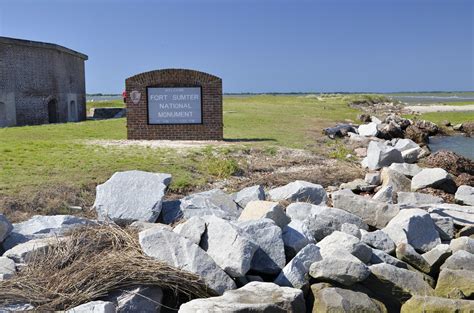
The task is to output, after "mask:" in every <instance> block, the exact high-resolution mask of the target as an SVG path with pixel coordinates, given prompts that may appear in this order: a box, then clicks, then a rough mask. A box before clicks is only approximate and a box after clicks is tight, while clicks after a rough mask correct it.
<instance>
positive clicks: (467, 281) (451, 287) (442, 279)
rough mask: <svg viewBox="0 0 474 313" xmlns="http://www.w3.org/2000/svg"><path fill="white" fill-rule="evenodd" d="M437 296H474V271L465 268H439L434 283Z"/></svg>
mask: <svg viewBox="0 0 474 313" xmlns="http://www.w3.org/2000/svg"><path fill="white" fill-rule="evenodd" d="M435 291H436V295H437V296H438V297H445V298H454V299H472V297H474V272H473V271H467V270H451V269H449V268H444V269H442V270H441V272H440V273H439V276H438V281H437V283H436V289H435Z"/></svg>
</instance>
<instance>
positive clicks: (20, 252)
mask: <svg viewBox="0 0 474 313" xmlns="http://www.w3.org/2000/svg"><path fill="white" fill-rule="evenodd" d="M60 241H61V238H41V239H33V240H30V241H27V242H24V243H20V244H18V245H16V246H14V247H13V248H11V249H9V250H7V251H5V253H4V254H3V256H6V257H8V258H10V259H12V260H13V261H15V263H28V262H30V261H32V260H34V258H36V257H39V256H42V255H44V254H45V253H47V251H48V249H49V247H51V246H52V245H54V244H57V243H58V242H60Z"/></svg>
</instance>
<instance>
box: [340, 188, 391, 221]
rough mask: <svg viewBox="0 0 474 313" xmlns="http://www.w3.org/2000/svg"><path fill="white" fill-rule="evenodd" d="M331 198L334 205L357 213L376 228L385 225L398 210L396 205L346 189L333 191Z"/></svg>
mask: <svg viewBox="0 0 474 313" xmlns="http://www.w3.org/2000/svg"><path fill="white" fill-rule="evenodd" d="M332 200H333V205H334V207H336V208H339V209H342V210H345V211H347V212H350V213H352V214H354V215H357V216H359V217H360V218H362V220H363V221H364V222H365V223H366V224H368V225H370V226H373V227H377V228H382V227H384V226H385V225H387V223H388V222H389V221H390V220H391V219H392V218H393V217H394V216H395V215H397V214H398V212H399V211H400V209H399V208H398V206H396V205H391V204H387V203H381V202H378V201H375V200H371V199H369V198H366V197H363V196H359V195H355V194H353V193H352V192H350V191H349V192H348V190H342V191H336V192H334V193H333V194H332Z"/></svg>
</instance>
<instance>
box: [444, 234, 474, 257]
mask: <svg viewBox="0 0 474 313" xmlns="http://www.w3.org/2000/svg"><path fill="white" fill-rule="evenodd" d="M449 247H450V248H451V251H453V253H455V252H456V251H459V250H464V251H467V252H469V253H472V254H474V239H473V238H469V237H459V238H456V239H453V240H451V242H450V243H449Z"/></svg>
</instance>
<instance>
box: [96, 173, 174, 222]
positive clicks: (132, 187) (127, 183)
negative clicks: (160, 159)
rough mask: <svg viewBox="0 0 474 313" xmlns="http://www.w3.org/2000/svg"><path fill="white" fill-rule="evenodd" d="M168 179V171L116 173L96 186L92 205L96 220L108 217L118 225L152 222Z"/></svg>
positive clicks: (159, 206) (158, 208) (158, 213)
mask: <svg viewBox="0 0 474 313" xmlns="http://www.w3.org/2000/svg"><path fill="white" fill-rule="evenodd" d="M169 180H170V175H169V174H157V173H148V172H143V171H126V172H116V173H115V174H113V175H112V177H110V178H109V180H107V181H106V182H105V183H103V184H101V185H98V186H97V188H96V198H95V202H94V205H93V207H94V208H95V210H96V211H97V215H98V218H99V220H112V221H114V222H116V223H119V224H131V223H132V222H134V221H144V222H155V221H156V220H157V219H158V216H159V215H160V212H161V204H162V201H163V197H164V195H165V191H166V188H167V184H166V183H169Z"/></svg>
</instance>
